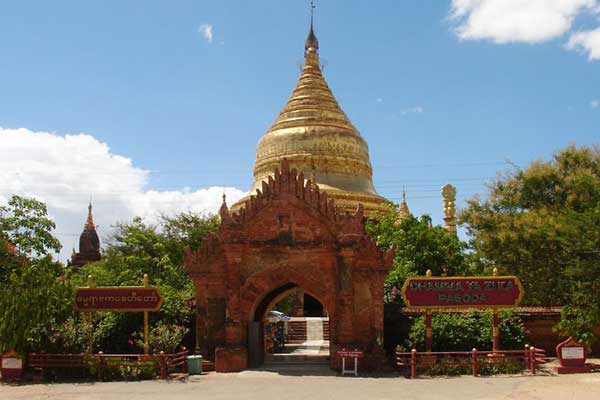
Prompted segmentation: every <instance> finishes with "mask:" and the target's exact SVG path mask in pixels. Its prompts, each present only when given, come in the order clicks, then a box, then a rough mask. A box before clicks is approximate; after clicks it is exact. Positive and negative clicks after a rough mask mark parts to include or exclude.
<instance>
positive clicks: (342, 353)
mask: <svg viewBox="0 0 600 400" xmlns="http://www.w3.org/2000/svg"><path fill="white" fill-rule="evenodd" d="M337 355H338V357H350V358H363V357H364V356H365V353H364V352H362V351H358V350H344V349H342V350H338V351H337Z"/></svg>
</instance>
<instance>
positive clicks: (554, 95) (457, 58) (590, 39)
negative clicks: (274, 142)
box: [0, 0, 600, 250]
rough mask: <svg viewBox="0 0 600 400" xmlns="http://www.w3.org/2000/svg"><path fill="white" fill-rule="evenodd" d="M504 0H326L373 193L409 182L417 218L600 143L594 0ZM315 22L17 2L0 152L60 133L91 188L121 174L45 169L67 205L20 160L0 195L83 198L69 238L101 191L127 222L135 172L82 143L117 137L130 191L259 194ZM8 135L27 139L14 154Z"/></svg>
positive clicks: (333, 47) (345, 98)
mask: <svg viewBox="0 0 600 400" xmlns="http://www.w3.org/2000/svg"><path fill="white" fill-rule="evenodd" d="M498 1H500V0H484V1H483V2H475V1H472V0H454V1H450V0H448V1H446V0H444V1H442V0H436V1H431V0H430V1H422V0H421V1H416V0H415V1H408V0H406V1H397V0H396V1H392V0H389V1H388V0H379V1H376V2H364V1H348V0H346V1H342V0H320V1H318V2H317V9H316V17H315V25H316V33H317V36H318V38H319V40H320V55H321V59H322V61H323V62H324V64H325V65H326V67H325V78H326V80H327V81H328V83H329V85H330V87H331V88H332V90H333V92H334V94H335V95H336V97H337V99H338V101H339V102H340V104H341V106H342V108H343V109H344V110H345V112H346V113H347V114H348V116H349V118H350V119H351V121H352V122H353V123H354V125H355V126H356V127H357V128H358V129H359V130H360V131H361V133H362V135H363V136H364V137H365V139H366V140H367V141H368V143H369V146H370V155H371V162H372V164H373V168H374V182H375V186H376V188H377V189H378V191H379V193H380V194H382V195H384V196H385V197H387V198H389V199H392V200H395V201H398V199H399V198H400V196H401V192H402V188H403V187H404V186H405V187H406V191H407V198H408V202H409V206H410V208H411V210H412V211H413V212H414V213H416V214H422V213H429V214H431V215H432V216H433V217H434V220H435V221H436V222H437V223H441V222H442V221H441V217H442V204H441V198H440V196H439V188H440V187H441V186H442V184H444V183H447V182H451V183H453V184H455V185H456V186H457V188H458V197H459V205H460V204H462V202H463V201H464V199H465V198H470V197H471V196H472V195H474V194H475V193H481V194H484V193H485V182H486V181H487V180H489V178H491V177H494V176H495V174H496V172H497V171H498V170H501V169H503V168H506V167H507V164H506V163H505V161H506V160H511V161H512V162H514V163H515V164H517V165H520V166H525V165H527V163H528V162H530V161H531V160H533V159H537V158H548V157H550V156H551V154H552V152H553V151H555V150H557V149H560V148H561V147H564V146H566V145H568V144H571V143H575V144H577V145H591V144H593V143H597V142H598V141H599V140H598V138H600V107H599V105H598V103H597V101H598V100H600V73H599V68H600V61H597V59H598V58H600V30H598V27H599V26H600V22H598V21H599V20H598V15H599V11H600V8H598V4H597V2H596V1H595V0H572V1H570V2H569V1H566V2H564V1H563V2H557V1H556V0H543V1H540V0H527V1H526V0H502V1H505V3H502V4H503V5H505V6H504V7H500V6H497V4H500V3H498ZM495 3H497V4H496V5H495ZM509 3H510V4H509ZM507 4H508V5H509V6H506V5H507ZM564 4H566V6H565V5H564ZM511 7H512V8H511ZM536 7H537V8H536ZM452 15H454V16H455V17H454V18H453V17H452ZM528 16H531V21H529V20H528V19H527V18H528ZM519 17H523V18H519ZM486 18H487V19H486ZM519 20H524V21H525V22H524V23H521V22H519ZM498 21H500V22H498ZM308 23H309V7H308V1H303V0H285V1H284V0H278V1H276V0H265V1H262V2H250V1H242V0H238V1H230V0H227V1H225V0H224V1H218V2H215V1H198V0H196V1H141V0H139V1H102V2H100V1H98V2H81V1H60V0H57V1H54V2H40V1H25V0H21V1H18V2H16V1H13V2H5V3H4V4H3V6H2V10H1V12H0V127H1V128H3V129H4V131H2V132H0V135H5V136H6V137H5V139H4V140H2V137H1V136H0V142H4V143H5V145H4V147H0V159H1V158H2V156H5V157H4V158H5V159H6V158H7V157H8V155H11V156H12V160H13V164H14V160H17V161H19V164H20V165H22V164H24V163H26V162H27V161H30V162H34V161H35V162H37V163H38V164H40V163H42V164H43V161H40V160H42V159H43V157H42V156H40V155H39V154H38V153H48V150H47V149H48V147H44V146H43V145H39V143H38V142H40V141H42V139H40V140H38V139H39V138H42V137H44V138H45V139H44V140H54V142H52V143H54V144H52V145H51V146H50V147H51V148H52V149H53V150H52V152H53V153H54V152H56V154H55V156H56V159H66V158H65V157H67V158H68V159H69V160H72V161H70V163H71V165H72V167H73V168H80V169H81V171H84V170H86V171H87V170H90V171H92V172H91V173H90V174H88V178H89V179H90V180H102V179H105V178H106V175H107V174H108V175H109V177H110V179H108V180H106V179H105V180H106V182H105V183H103V184H102V185H100V184H98V182H96V183H91V182H89V183H88V184H86V183H85V179H84V178H80V179H79V180H83V181H84V183H82V182H79V185H80V186H78V187H77V188H74V187H75V186H76V185H75V184H74V183H73V182H67V183H65V182H63V181H62V180H61V179H62V178H57V177H53V178H52V177H51V178H47V179H46V183H49V182H50V183H52V179H57V182H56V188H58V189H56V190H57V191H56V193H54V197H53V196H51V193H46V192H44V193H39V191H38V192H36V185H34V184H33V182H35V177H27V178H24V176H25V173H24V172H23V171H24V170H18V169H15V170H13V173H14V176H13V178H14V179H12V181H11V182H12V183H10V184H5V185H0V200H1V199H2V197H4V199H5V198H7V196H8V195H10V194H12V193H15V192H18V193H20V194H29V195H37V196H40V197H42V198H43V199H46V200H47V201H50V203H52V201H51V200H52V199H56V198H57V197H60V196H61V194H65V196H70V195H73V196H74V199H75V198H76V200H77V201H73V202H72V203H69V207H71V208H72V207H74V205H76V204H79V203H83V204H82V206H81V210H80V211H79V210H77V212H74V211H73V210H70V211H69V212H71V213H72V215H71V214H69V215H71V216H70V217H68V218H67V217H66V214H65V213H64V212H66V211H65V210H66V208H68V207H67V206H66V203H60V201H56V202H55V203H56V204H55V205H54V209H52V207H51V211H52V212H53V213H54V215H56V217H57V222H58V225H59V226H58V228H57V230H58V231H60V233H61V234H64V236H63V243H66V245H68V246H70V242H69V241H74V239H73V238H72V237H75V236H74V235H76V234H78V232H79V231H80V225H81V226H82V225H83V222H84V218H85V211H86V210H85V207H86V202H87V199H88V198H89V196H90V195H91V196H95V197H96V200H95V204H96V207H97V208H99V209H100V210H103V212H104V213H106V214H110V218H114V217H115V215H118V216H119V218H126V216H127V215H128V214H127V213H122V214H119V213H116V214H114V215H113V214H111V213H110V211H111V209H112V207H113V206H112V205H110V196H111V195H120V196H121V195H123V194H124V193H126V192H128V186H127V185H128V183H126V184H124V185H125V186H120V187H119V188H118V189H115V191H112V192H111V191H110V190H108V191H107V192H106V193H105V196H102V195H101V194H99V192H102V190H105V189H106V187H107V186H112V185H113V184H114V181H123V182H125V181H126V178H124V177H123V176H121V175H119V174H120V173H123V174H129V172H127V171H129V170H127V171H125V172H119V170H118V169H115V170H114V171H113V170H111V171H113V172H110V173H105V174H104V175H102V177H98V176H94V175H93V171H94V169H93V167H94V165H93V163H92V162H91V160H94V158H93V157H92V156H88V155H87V151H88V150H86V147H85V146H86V144H85V143H87V145H88V149H92V148H94V149H95V148H99V146H100V144H102V143H104V144H105V145H106V146H105V147H104V150H102V151H104V152H107V154H108V155H107V154H105V155H104V156H106V157H108V159H110V160H112V161H110V162H113V161H115V158H114V156H115V155H118V156H121V157H123V158H125V161H123V160H121V159H120V158H119V162H120V161H123V162H125V164H127V160H126V159H128V160H130V163H131V164H130V166H129V167H128V168H133V169H135V171H138V169H139V170H144V176H143V177H142V178H140V179H141V181H140V182H138V181H136V182H135V183H131V191H132V192H134V191H141V192H144V193H145V192H148V191H151V192H152V191H154V192H163V191H167V192H174V191H179V192H183V193H188V192H190V191H191V192H194V191H197V190H200V189H202V188H207V187H211V186H214V187H231V188H237V189H240V191H245V190H248V189H249V187H250V184H251V183H252V167H253V162H254V157H255V148H256V144H257V142H258V140H259V139H260V137H261V136H262V135H263V134H264V133H265V132H266V131H267V129H268V128H269V126H270V124H271V123H272V122H273V120H274V119H275V117H276V116H277V114H278V113H279V111H280V110H281V109H282V107H283V105H284V104H285V102H286V100H287V98H288V97H289V95H290V93H291V90H292V89H293V87H294V86H295V83H296V79H297V78H298V74H299V68H298V64H299V63H300V62H301V60H302V55H303V42H304V39H305V37H306V34H307V31H308ZM520 23H521V25H519V24H520ZM536 24H537V25H536ZM202 25H205V26H209V25H210V33H211V35H207V33H208V32H207V29H204V30H203V29H200V27H201V26H202ZM578 34H579V36H577V35H578ZM596 35H598V36H596ZM209 39H210V40H209ZM16 128H25V131H26V134H27V135H29V136H28V139H27V140H25V139H21V138H22V137H23V136H19V135H16V134H15V133H14V132H15V131H14V129H16ZM11 130H13V131H11ZM10 132H12V133H13V134H12V136H11V135H10ZM41 132H50V135H47V134H46V135H45V136H44V135H42V133H41ZM79 133H84V134H87V135H90V136H91V138H88V139H90V141H89V142H85V141H84V142H85V143H83V142H82V143H83V144H82V143H79V142H78V143H79V145H78V146H75V147H68V146H67V147H68V150H65V148H66V147H64V148H62V150H61V146H66V145H65V143H66V142H65V141H64V140H63V141H62V142H61V141H57V140H58V139H60V138H63V139H65V138H67V137H66V136H65V135H68V134H70V135H74V134H79ZM24 134H25V133H23V131H21V135H24ZM57 137H58V139H57ZM7 140H13V141H16V140H19V141H20V143H18V144H15V143H12V144H13V145H14V146H13V148H12V150H10V146H8V147H7V145H6V142H7ZM69 140H70V139H69ZM25 142H27V143H28V146H29V145H30V146H32V148H35V149H38V150H36V151H33V150H32V151H29V150H27V149H28V147H26V146H25V144H24V143H25ZM63 142H64V143H63ZM61 143H62V144H61ZM17 145H20V147H19V149H20V150H19V151H21V152H20V153H18V154H16V155H15V154H14V152H15V151H16V150H14V149H15V148H16V147H15V146H17ZM36 146H37V147H36ZM82 146H83V147H82ZM17 147H18V146H17ZM100 147H102V146H100ZM39 149H42V150H39ZM44 149H46V150H44ZM74 149H76V150H74ZM3 151H4V153H3ZM61 151H65V152H66V155H65V156H64V157H63V156H61V155H60V154H61V153H60V152H61ZM90 151H91V150H90ZM94 151H95V150H94ZM9 152H10V153H11V154H9ZM17 152H18V151H17ZM98 152H101V150H98ZM73 153H76V154H80V155H81V157H79V158H77V157H76V154H75V155H74V154H73ZM94 154H96V153H94ZM104 156H103V157H104ZM36 157H37V158H36ZM40 157H41V158H40ZM97 160H98V162H102V157H100V158H98V159H97ZM88 161H89V162H88ZM0 162H1V161H0ZM55 162H56V161H53V162H52V163H50V164H49V165H48V168H47V169H52V165H54V164H53V163H55ZM82 165H84V166H82ZM15 168H16V167H15ZM85 168H88V169H85ZM33 171H35V169H33ZM61 171H62V172H61V176H62V177H64V176H66V175H69V174H70V173H69V172H68V169H63V170H61ZM65 171H66V172H65ZM138 172H139V171H138ZM50 175H51V174H50ZM25 181H27V184H25V183H24V182H25ZM117 186H118V185H117ZM185 188H187V189H185ZM219 190H221V191H222V189H219ZM219 190H216V189H215V190H214V191H213V192H211V196H212V195H215V193H217V192H218V191H219ZM48 191H52V188H49V189H48ZM234 196H235V195H234ZM63 197H64V196H63ZM218 197H219V198H218V200H216V202H211V205H210V207H209V206H207V207H208V208H211V207H214V204H218V201H219V200H220V196H218ZM169 201H170V200H169ZM103 202H104V203H105V206H104V208H103ZM164 202H165V203H166V202H167V200H164ZM51 205H52V204H51ZM140 207H142V206H140ZM130 208H131V209H133V208H135V207H134V206H130ZM63 211H64V212H63ZM134 212H135V210H133V211H132V210H129V214H131V213H134ZM97 214H98V213H97ZM61 218H62V219H64V221H65V222H64V225H63V226H61ZM69 218H71V219H73V218H75V219H73V221H74V222H73V221H71V220H70V219H69ZM98 218H103V219H104V221H105V222H104V225H105V226H106V225H107V224H110V223H111V222H110V218H109V217H108V216H106V215H104V216H102V217H100V216H99V217H98ZM67 221H69V222H67ZM73 224H75V225H73ZM69 235H70V236H69ZM69 237H71V239H69ZM67 242H68V243H67ZM69 250H70V249H69Z"/></svg>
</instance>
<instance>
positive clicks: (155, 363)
mask: <svg viewBox="0 0 600 400" xmlns="http://www.w3.org/2000/svg"><path fill="white" fill-rule="evenodd" d="M187 355H188V351H187V349H186V348H185V347H184V348H183V349H182V351H180V352H179V353H175V354H165V353H164V352H162V351H161V352H160V354H154V355H142V354H104V353H102V352H99V353H98V354H92V355H89V354H46V353H29V355H28V357H27V360H28V362H27V367H28V368H30V369H32V370H34V371H37V372H39V375H40V376H41V377H43V376H44V372H45V371H46V370H47V369H53V368H57V369H60V368H80V369H88V370H95V372H96V375H97V377H98V379H102V377H103V376H104V375H105V371H107V370H111V369H120V368H123V367H137V368H148V369H151V370H154V371H155V372H158V374H159V375H160V377H161V379H167V378H168V377H169V374H170V373H172V372H174V371H176V370H180V371H181V372H187Z"/></svg>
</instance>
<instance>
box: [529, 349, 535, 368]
mask: <svg viewBox="0 0 600 400" xmlns="http://www.w3.org/2000/svg"><path fill="white" fill-rule="evenodd" d="M529 368H530V370H531V374H532V375H535V347H533V346H531V347H530V348H529Z"/></svg>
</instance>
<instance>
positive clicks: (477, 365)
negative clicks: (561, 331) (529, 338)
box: [396, 347, 546, 378]
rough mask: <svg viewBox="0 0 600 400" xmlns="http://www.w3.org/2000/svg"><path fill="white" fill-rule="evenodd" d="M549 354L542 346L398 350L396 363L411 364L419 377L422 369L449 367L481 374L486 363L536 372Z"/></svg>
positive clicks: (412, 371)
mask: <svg viewBox="0 0 600 400" xmlns="http://www.w3.org/2000/svg"><path fill="white" fill-rule="evenodd" d="M545 357H546V353H545V351H544V350H542V349H536V348H535V347H526V348H525V349H524V350H503V351H478V350H476V349H473V351H450V352H417V351H416V350H413V351H411V352H396V365H397V366H398V367H410V377H411V378H416V377H417V371H418V370H419V369H424V368H428V369H435V368H436V367H437V368H446V367H467V368H468V367H470V369H471V373H472V375H473V376H477V375H478V372H479V371H480V369H481V368H482V367H484V366H510V365H514V366H522V369H523V370H526V371H529V372H531V373H532V374H535V372H536V368H537V366H538V365H540V364H544V363H545V362H546V360H545Z"/></svg>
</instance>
